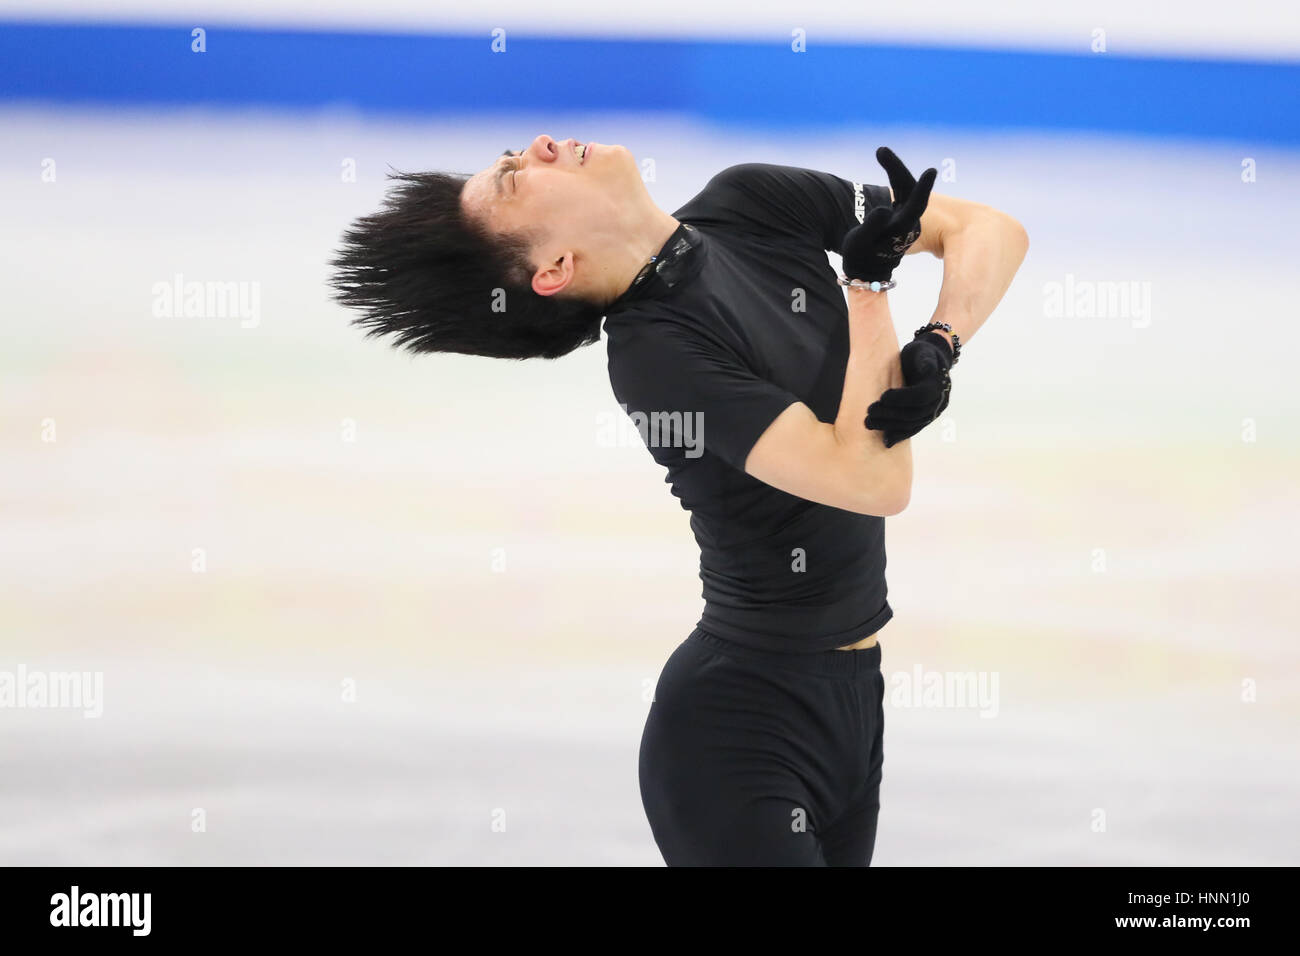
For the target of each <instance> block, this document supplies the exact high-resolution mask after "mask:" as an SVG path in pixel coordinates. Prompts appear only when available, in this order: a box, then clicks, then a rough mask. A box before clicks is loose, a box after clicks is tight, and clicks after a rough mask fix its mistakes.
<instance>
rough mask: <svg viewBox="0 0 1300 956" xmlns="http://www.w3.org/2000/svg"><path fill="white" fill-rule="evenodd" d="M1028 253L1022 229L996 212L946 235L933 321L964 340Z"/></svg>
mask: <svg viewBox="0 0 1300 956" xmlns="http://www.w3.org/2000/svg"><path fill="white" fill-rule="evenodd" d="M1028 249H1029V237H1028V235H1027V234H1026V233H1025V230H1024V227H1023V226H1021V225H1020V223H1019V222H1017V221H1016V220H1015V219H1013V218H1012V217H1010V216H1008V215H1006V214H1005V213H1002V212H999V211H997V210H995V209H989V210H988V212H987V214H985V215H982V216H980V217H978V218H976V219H973V220H972V221H970V222H968V223H966V224H965V225H963V226H962V227H961V228H960V229H958V230H956V231H954V232H953V233H952V234H951V235H947V236H945V237H944V243H943V250H942V252H943V255H942V258H943V284H942V286H940V288H939V303H938V305H937V306H936V307H935V310H934V316H933V318H932V319H931V321H933V322H947V323H948V324H949V325H951V326H952V330H953V331H954V332H955V333H957V335H958V336H959V337H960V340H961V342H962V344H965V343H966V342H968V341H969V340H970V338H971V336H973V335H974V334H975V333H976V332H977V331H978V330H979V328H980V326H982V325H983V324H984V321H985V320H986V319H987V318H988V317H989V316H990V315H991V314H992V313H993V310H994V308H996V307H997V304H998V303H999V302H1000V301H1002V296H1003V295H1005V294H1006V291H1007V289H1008V288H1009V287H1010V285H1011V280H1012V279H1013V278H1014V277H1015V274H1016V270H1017V269H1019V268H1020V264H1021V262H1023V261H1024V258H1025V253H1026V252H1027V251H1028ZM940 334H941V335H942V334H944V333H942V332H941V333H940ZM945 338H949V341H950V342H951V337H949V336H946V335H945Z"/></svg>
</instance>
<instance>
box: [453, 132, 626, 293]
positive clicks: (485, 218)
mask: <svg viewBox="0 0 1300 956" xmlns="http://www.w3.org/2000/svg"><path fill="white" fill-rule="evenodd" d="M579 143H580V141H579V140H574V139H566V140H562V141H558V142H557V141H556V140H554V139H551V137H549V136H547V135H545V134H543V135H541V136H538V137H537V138H536V139H535V140H533V141H532V142H531V143H530V144H528V146H527V148H526V149H522V150H519V149H511V150H507V151H506V152H505V153H504V154H503V155H502V156H500V157H499V158H498V159H497V161H496V162H494V163H493V164H492V165H491V166H488V167H487V168H486V169H483V170H480V171H479V172H477V173H475V174H474V176H472V177H471V178H470V179H469V181H468V182H467V183H466V184H465V189H464V192H462V193H461V204H462V206H463V207H464V209H465V212H466V214H467V215H469V216H470V217H471V218H473V219H475V220H477V221H480V222H482V223H484V224H485V225H486V226H487V228H488V229H489V230H490V231H492V232H494V233H497V234H503V233H524V232H535V233H537V234H538V235H539V236H540V238H539V240H538V241H537V242H535V243H534V245H533V249H532V258H533V261H534V263H535V264H538V265H539V268H540V270H541V271H543V272H545V273H546V274H545V275H544V276H541V277H539V278H536V279H535V281H534V283H533V287H534V289H535V291H537V292H538V293H539V294H542V295H552V294H554V293H556V292H558V291H560V290H561V289H563V288H565V287H566V286H572V284H573V282H574V280H575V278H576V279H577V281H578V285H579V286H580V285H581V277H579V276H577V272H578V270H582V269H584V268H585V269H586V270H587V272H588V275H593V276H594V275H596V274H598V273H599V271H600V262H601V251H602V250H603V249H607V248H609V247H610V246H611V245H615V246H616V245H617V241H616V240H617V238H618V237H619V232H620V230H621V229H622V228H625V226H626V223H627V222H628V221H629V218H630V217H629V211H630V209H631V208H635V207H636V205H637V204H638V203H639V202H640V201H642V199H643V197H645V198H648V193H646V190H645V184H644V182H643V181H642V179H641V175H640V172H639V170H638V169H637V165H636V160H635V159H634V158H633V156H632V154H631V153H630V152H628V150H627V149H626V148H624V147H622V146H609V145H606V144H605V143H585V144H583V145H584V146H585V153H584V155H583V156H582V157H579V156H578V152H577V150H576V149H575V147H577V146H578V145H579ZM566 260H567V264H566ZM557 265H558V268H557Z"/></svg>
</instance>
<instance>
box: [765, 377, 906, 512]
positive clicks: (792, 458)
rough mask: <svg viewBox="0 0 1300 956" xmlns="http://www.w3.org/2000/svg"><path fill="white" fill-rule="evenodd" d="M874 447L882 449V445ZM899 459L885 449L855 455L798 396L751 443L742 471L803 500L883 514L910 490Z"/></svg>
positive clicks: (894, 509) (901, 501)
mask: <svg viewBox="0 0 1300 956" xmlns="http://www.w3.org/2000/svg"><path fill="white" fill-rule="evenodd" d="M895 447H897V446H895ZM880 450H881V452H885V451H886V449H885V448H884V446H883V445H880ZM899 461H900V456H898V455H888V454H887V453H886V454H882V455H879V456H878V461H876V462H875V463H871V464H869V463H868V462H867V461H866V460H864V459H855V457H854V456H853V454H852V453H851V451H850V449H848V448H845V447H844V446H843V445H842V444H841V443H840V441H839V439H838V438H836V436H835V428H834V426H833V425H830V424H828V423H826V422H823V421H820V420H819V419H818V418H817V416H816V415H815V414H813V410H812V409H811V408H809V407H808V406H807V405H805V404H804V403H803V402H793V403H792V404H791V405H789V406H788V407H787V408H786V409H785V411H783V412H782V413H781V414H780V415H778V416H777V417H776V419H775V420H774V421H773V422H772V424H771V425H769V426H768V427H767V429H766V430H765V431H764V432H763V434H762V435H760V436H759V439H758V441H757V442H755V443H754V447H753V448H752V449H750V452H749V456H748V457H747V458H746V459H745V473H746V474H749V475H752V476H753V477H755V478H757V479H758V480H759V481H761V482H763V483H764V484H768V485H771V486H772V487H773V488H777V489H779V490H781V491H784V492H786V493H787V494H791V495H795V496H796V497H798V498H803V499H805V500H807V501H815V502H817V503H818V504H823V505H829V506H830V507H832V508H842V509H844V510H845V511H852V512H855V513H856V514H866V515H880V516H885V515H893V514H898V513H899V512H900V511H902V510H903V509H904V508H906V507H907V501H908V497H909V496H910V493H911V476H910V474H907V475H905V474H902V473H901V472H900V470H899V467H898V462H899Z"/></svg>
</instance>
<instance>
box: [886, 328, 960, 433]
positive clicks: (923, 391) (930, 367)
mask: <svg viewBox="0 0 1300 956" xmlns="http://www.w3.org/2000/svg"><path fill="white" fill-rule="evenodd" d="M898 358H899V362H900V363H901V364H902V366H903V382H904V383H905V384H904V386H903V387H902V388H891V389H887V390H886V391H885V393H884V394H883V395H881V396H880V398H879V399H878V400H877V401H874V402H872V403H871V405H870V406H869V407H868V408H867V420H866V426H867V427H868V428H874V429H876V430H877V431H882V432H884V433H885V434H884V436H883V437H884V441H885V447H886V448H891V447H893V446H894V445H895V444H897V443H898V442H900V441H903V440H904V439H907V438H911V437H912V436H913V435H915V434H916V433H917V432H919V431H920V430H921V429H922V428H924V427H925V426H926V425H928V424H930V422H932V421H934V420H935V419H936V418H938V417H939V416H940V415H941V414H942V413H943V410H944V409H945V408H947V407H948V394H949V392H951V391H952V379H950V378H949V377H948V371H949V370H950V369H951V368H952V358H953V355H952V346H950V345H949V344H948V340H947V339H945V338H944V337H943V336H942V335H940V334H939V333H938V332H926V333H925V334H924V335H921V336H920V337H918V338H915V339H913V340H912V341H910V342H908V343H907V344H906V345H904V346H903V351H902V352H900V353H899V356H898Z"/></svg>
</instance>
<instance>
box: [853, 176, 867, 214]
mask: <svg viewBox="0 0 1300 956" xmlns="http://www.w3.org/2000/svg"><path fill="white" fill-rule="evenodd" d="M866 214H867V199H866V197H865V196H863V195H862V183H854V184H853V215H854V216H856V217H857V220H858V222H859V223H861V222H862V220H863V218H864V217H865V216H866Z"/></svg>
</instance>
